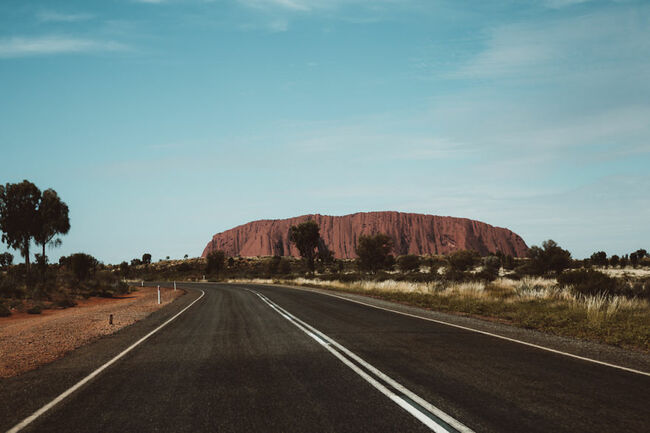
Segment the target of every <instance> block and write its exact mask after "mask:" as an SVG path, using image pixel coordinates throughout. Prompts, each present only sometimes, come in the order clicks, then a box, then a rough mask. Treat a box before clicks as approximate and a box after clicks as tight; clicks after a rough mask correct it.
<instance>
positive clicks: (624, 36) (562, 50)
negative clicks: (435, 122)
mask: <svg viewBox="0 0 650 433" xmlns="http://www.w3.org/2000/svg"><path fill="white" fill-rule="evenodd" d="M648 19H650V8H647V7H634V6H632V7H630V8H623V9H617V10H608V11H603V12H598V13H591V14H586V15H581V16H577V17H564V18H560V19H554V20H541V21H536V22H532V23H530V22H527V23H518V24H510V25H504V26H500V27H497V28H493V29H491V30H490V31H489V32H488V33H487V38H486V40H485V48H484V49H483V50H482V51H481V52H480V53H478V54H477V55H476V56H474V57H472V58H471V59H469V61H467V62H465V63H464V64H463V65H461V67H460V68H459V69H458V70H457V71H455V72H454V74H453V76H455V77H457V78H481V79H483V78H504V79H512V78H531V79H535V80H540V79H541V80H543V79H548V78H552V79H556V78H558V76H567V75H568V74H575V73H579V72H583V73H584V72H586V73H589V74H592V73H594V74H595V73H598V72H601V71H603V70H604V71H616V70H623V71H626V72H627V71H629V70H630V69H631V68H638V67H646V68H647V67H648V66H649V65H650V60H648V59H650V45H649V44H648V43H647V41H648V40H649V39H650V27H648V26H647V22H648Z"/></svg>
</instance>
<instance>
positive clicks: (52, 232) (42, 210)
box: [34, 189, 70, 271]
mask: <svg viewBox="0 0 650 433" xmlns="http://www.w3.org/2000/svg"><path fill="white" fill-rule="evenodd" d="M69 230H70V219H69V218H68V205H66V204H65V203H64V202H62V201H61V199H60V198H59V196H58V194H57V193H56V191H54V190H53V189H46V190H45V191H43V194H42V196H41V201H40V203H39V205H38V224H37V227H36V231H35V233H34V240H35V241H36V244H37V245H41V246H42V247H43V253H42V255H41V258H42V262H43V271H45V265H46V263H47V258H46V256H45V245H47V244H51V245H54V246H59V245H60V244H61V240H60V239H56V240H54V238H55V237H56V235H59V234H62V235H64V234H66V233H68V231H69Z"/></svg>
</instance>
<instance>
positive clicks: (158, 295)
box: [158, 286, 160, 304]
mask: <svg viewBox="0 0 650 433" xmlns="http://www.w3.org/2000/svg"><path fill="white" fill-rule="evenodd" d="M158 303H159V304H160V286H158Z"/></svg>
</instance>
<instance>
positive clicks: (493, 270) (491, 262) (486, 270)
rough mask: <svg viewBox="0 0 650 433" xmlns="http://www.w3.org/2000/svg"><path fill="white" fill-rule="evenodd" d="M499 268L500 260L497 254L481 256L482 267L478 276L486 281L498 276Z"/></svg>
mask: <svg viewBox="0 0 650 433" xmlns="http://www.w3.org/2000/svg"><path fill="white" fill-rule="evenodd" d="M500 269H501V260H500V259H499V257H497V256H487V257H483V269H482V270H481V272H480V274H479V277H480V278H481V279H484V280H487V281H493V280H495V279H497V277H498V276H499V270H500Z"/></svg>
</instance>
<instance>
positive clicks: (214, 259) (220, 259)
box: [205, 250, 226, 275]
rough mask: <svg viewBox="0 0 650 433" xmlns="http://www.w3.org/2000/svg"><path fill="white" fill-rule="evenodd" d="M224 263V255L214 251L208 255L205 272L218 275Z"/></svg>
mask: <svg viewBox="0 0 650 433" xmlns="http://www.w3.org/2000/svg"><path fill="white" fill-rule="evenodd" d="M225 263H226V253H224V252H223V251H221V250H216V251H213V252H211V253H210V254H208V257H207V263H206V266H205V272H206V273H208V274H217V275H218V274H219V272H221V271H222V270H223V268H224V264H225Z"/></svg>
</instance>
